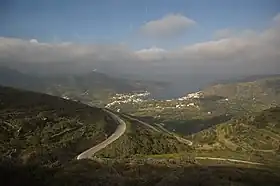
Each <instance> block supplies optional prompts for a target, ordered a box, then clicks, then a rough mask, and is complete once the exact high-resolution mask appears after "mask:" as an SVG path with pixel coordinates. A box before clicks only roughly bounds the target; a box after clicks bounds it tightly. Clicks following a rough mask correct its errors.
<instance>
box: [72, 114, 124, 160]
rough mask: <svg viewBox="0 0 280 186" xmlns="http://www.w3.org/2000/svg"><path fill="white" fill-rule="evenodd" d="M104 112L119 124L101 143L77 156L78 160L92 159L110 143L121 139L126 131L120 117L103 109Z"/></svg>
mask: <svg viewBox="0 0 280 186" xmlns="http://www.w3.org/2000/svg"><path fill="white" fill-rule="evenodd" d="M104 111H105V112H107V113H108V114H110V115H111V116H112V118H113V120H115V122H117V123H119V125H118V127H117V129H116V131H115V132H114V133H113V134H112V135H111V136H110V137H109V138H107V139H106V140H105V141H103V142H101V143H99V144H98V145H95V146H94V147H92V148H90V149H88V150H86V151H84V152H82V153H81V154H79V155H78V156H77V159H78V160H80V159H90V158H92V157H93V155H94V154H95V153H97V152H98V151H100V150H102V149H104V148H105V147H107V146H108V145H110V144H111V143H113V142H114V141H116V140H117V139H118V138H119V137H121V136H122V135H123V134H124V132H125V130H126V124H125V122H124V121H123V120H122V119H121V118H120V117H118V116H117V115H116V114H114V113H112V112H111V111H109V110H105V109H104Z"/></svg>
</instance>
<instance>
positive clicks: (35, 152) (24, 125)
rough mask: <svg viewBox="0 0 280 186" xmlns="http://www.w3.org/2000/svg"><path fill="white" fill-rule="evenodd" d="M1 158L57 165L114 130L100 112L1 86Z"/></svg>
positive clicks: (111, 121)
mask: <svg viewBox="0 0 280 186" xmlns="http://www.w3.org/2000/svg"><path fill="white" fill-rule="evenodd" d="M0 123H1V125H0V128H1V130H0V139H1V140H0V155H1V157H9V158H15V159H19V160H21V161H23V162H29V161H33V162H38V163H42V164H46V165H52V164H54V165H56V164H61V163H63V162H66V161H68V160H71V159H73V158H74V157H75V156H76V155H77V154H78V153H80V152H82V151H84V150H85V149H87V148H90V147H92V146H93V145H94V144H97V143H99V142H101V141H103V140H104V139H106V137H107V136H108V135H110V134H112V133H113V132H114V131H115V130H116V127H117V123H115V122H114V121H113V120H112V118H111V117H110V116H109V115H108V114H107V113H106V112H104V111H103V110H102V109H99V108H94V107H89V106H86V105H84V104H81V103H78V102H73V101H68V100H64V99H62V98H58V97H53V96H49V95H45V94H40V93H34V92H28V91H22V90H16V89H13V88H7V87H0Z"/></svg>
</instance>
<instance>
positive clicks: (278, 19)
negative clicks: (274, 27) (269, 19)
mask: <svg viewBox="0 0 280 186" xmlns="http://www.w3.org/2000/svg"><path fill="white" fill-rule="evenodd" d="M273 21H275V22H278V23H280V13H278V14H276V15H275V16H274V17H273Z"/></svg>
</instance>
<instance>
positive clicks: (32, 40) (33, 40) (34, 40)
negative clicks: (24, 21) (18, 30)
mask: <svg viewBox="0 0 280 186" xmlns="http://www.w3.org/2000/svg"><path fill="white" fill-rule="evenodd" d="M29 42H30V43H38V41H37V39H30V41H29Z"/></svg>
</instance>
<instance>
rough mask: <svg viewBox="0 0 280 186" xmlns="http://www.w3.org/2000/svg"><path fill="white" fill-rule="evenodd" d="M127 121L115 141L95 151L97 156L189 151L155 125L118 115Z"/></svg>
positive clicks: (116, 156)
mask: <svg viewBox="0 0 280 186" xmlns="http://www.w3.org/2000/svg"><path fill="white" fill-rule="evenodd" d="M120 116H121V117H122V118H123V119H124V120H125V121H126V123H127V129H126V132H125V133H124V135H123V136H121V137H120V138H119V139H118V140H117V141H116V142H115V143H113V144H110V145H109V146H108V147H107V148H105V149H104V150H102V151H100V152H99V153H97V156H98V157H106V158H108V157H109V158H129V157H134V156H143V155H154V154H168V153H179V152H191V151H192V148H191V147H190V146H189V145H188V144H185V143H182V142H180V141H178V140H177V139H176V138H175V137H174V136H172V135H170V134H168V133H166V132H165V131H164V130H161V129H160V128H158V127H157V126H153V125H150V124H148V123H144V124H143V122H141V121H138V120H135V119H133V118H132V117H130V116H128V115H126V114H121V115H120Z"/></svg>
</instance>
